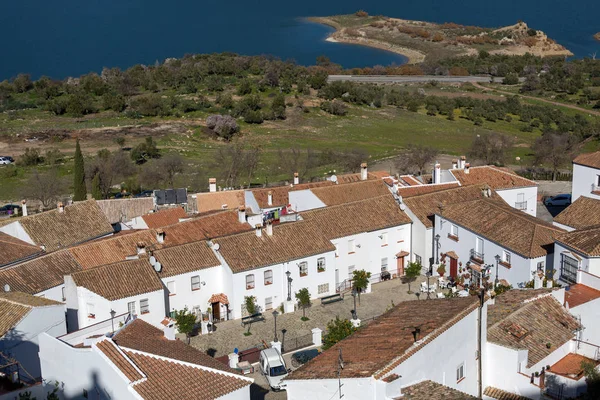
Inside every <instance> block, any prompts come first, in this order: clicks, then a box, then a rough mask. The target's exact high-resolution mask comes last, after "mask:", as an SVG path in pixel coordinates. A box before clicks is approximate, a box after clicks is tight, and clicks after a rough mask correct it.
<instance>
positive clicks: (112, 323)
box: [110, 309, 117, 333]
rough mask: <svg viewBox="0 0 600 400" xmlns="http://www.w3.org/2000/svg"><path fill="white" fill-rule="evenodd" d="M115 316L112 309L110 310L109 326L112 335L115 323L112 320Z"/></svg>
mask: <svg viewBox="0 0 600 400" xmlns="http://www.w3.org/2000/svg"><path fill="white" fill-rule="evenodd" d="M116 314H117V312H116V311H115V310H113V309H111V310H110V324H111V325H112V331H113V333H115V322H114V318H115V315H116Z"/></svg>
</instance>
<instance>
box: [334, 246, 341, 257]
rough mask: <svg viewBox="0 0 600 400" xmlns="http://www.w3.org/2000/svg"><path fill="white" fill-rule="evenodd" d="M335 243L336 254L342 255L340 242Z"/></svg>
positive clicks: (337, 255)
mask: <svg viewBox="0 0 600 400" xmlns="http://www.w3.org/2000/svg"><path fill="white" fill-rule="evenodd" d="M333 245H334V246H335V256H336V257H339V256H340V244H339V243H334V244H333Z"/></svg>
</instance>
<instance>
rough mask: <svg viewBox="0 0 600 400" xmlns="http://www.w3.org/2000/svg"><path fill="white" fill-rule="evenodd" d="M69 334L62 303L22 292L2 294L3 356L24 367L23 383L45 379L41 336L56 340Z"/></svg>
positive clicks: (0, 336)
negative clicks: (41, 368)
mask: <svg viewBox="0 0 600 400" xmlns="http://www.w3.org/2000/svg"><path fill="white" fill-rule="evenodd" d="M66 332H67V327H66V323H65V311H64V306H63V304H62V303H58V302H56V301H52V300H48V299H44V298H40V297H35V296H32V295H29V294H26V293H22V292H12V291H10V292H3V293H0V352H1V353H2V354H3V355H4V356H6V357H10V358H12V359H14V360H16V361H17V362H18V363H19V364H20V366H21V368H19V369H17V370H18V371H19V374H20V375H21V374H23V376H20V377H19V378H20V379H29V378H30V377H33V378H39V377H41V376H42V375H41V371H40V359H39V356H38V350H39V336H40V335H41V334H43V333H47V334H48V335H50V336H52V337H56V336H60V335H64V334H65V333H66ZM3 367H4V365H3ZM23 370H24V371H23ZM25 371H26V372H25Z"/></svg>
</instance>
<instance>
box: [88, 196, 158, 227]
mask: <svg viewBox="0 0 600 400" xmlns="http://www.w3.org/2000/svg"><path fill="white" fill-rule="evenodd" d="M96 202H97V203H98V206H99V207H100V209H101V210H102V212H103V213H104V215H106V218H107V219H108V222H110V223H111V224H116V223H118V222H127V221H131V220H132V219H134V218H135V217H141V216H142V215H144V214H148V213H149V212H150V211H151V210H153V209H154V199H153V198H152V197H140V198H128V199H111V200H97V201H96Z"/></svg>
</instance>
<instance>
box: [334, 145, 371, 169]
mask: <svg viewBox="0 0 600 400" xmlns="http://www.w3.org/2000/svg"><path fill="white" fill-rule="evenodd" d="M336 158H337V160H336V161H337V162H336V163H337V164H338V165H339V166H340V167H341V168H342V169H343V170H344V171H350V172H358V171H360V164H361V163H363V162H365V161H367V159H368V158H369V153H368V152H367V151H366V150H365V149H361V148H355V149H352V150H349V151H345V152H342V153H338V154H337V157H336Z"/></svg>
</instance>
